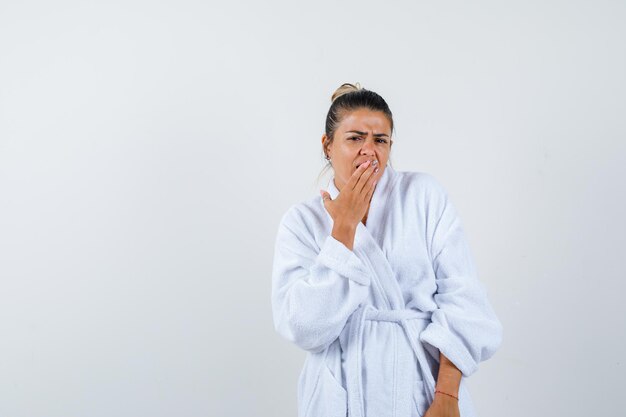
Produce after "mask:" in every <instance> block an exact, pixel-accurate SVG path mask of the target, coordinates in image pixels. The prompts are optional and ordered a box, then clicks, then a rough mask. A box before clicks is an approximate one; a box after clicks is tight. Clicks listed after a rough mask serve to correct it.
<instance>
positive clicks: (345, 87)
mask: <svg viewBox="0 0 626 417" xmlns="http://www.w3.org/2000/svg"><path fill="white" fill-rule="evenodd" d="M362 89H363V87H361V84H359V83H358V82H357V83H356V84H350V83H343V84H341V87H339V88H338V89H336V90H335V92H334V93H333V96H332V97H331V99H330V101H331V102H334V101H335V100H337V99H338V98H339V97H341V96H343V95H344V94H348V93H352V92H354V91H359V90H362Z"/></svg>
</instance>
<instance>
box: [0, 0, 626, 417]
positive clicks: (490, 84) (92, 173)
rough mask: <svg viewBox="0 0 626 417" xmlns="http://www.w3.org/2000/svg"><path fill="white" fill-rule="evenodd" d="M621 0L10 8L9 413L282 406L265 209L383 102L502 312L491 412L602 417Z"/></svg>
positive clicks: (480, 390) (619, 125) (5, 396)
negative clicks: (337, 112)
mask: <svg viewBox="0 0 626 417" xmlns="http://www.w3.org/2000/svg"><path fill="white" fill-rule="evenodd" d="M625 21H626V4H625V3H624V2H620V1H598V0H596V1H591V0H589V1H517V2H511V1H495V0H494V1H474V2H464V1H420V2H413V1H403V2H387V3H381V2H364V1H358V2H356V1H332V2H330V1H328V2H320V1H315V2H306V3H300V2H289V1H280V2H262V1H246V2H231V3H226V2H219V3H217V2H211V1H173V0H170V1H137V0H124V1H99V2H88V1H57V2H46V1H16V0H4V1H2V2H1V3H0V338H1V341H0V417H31V416H32V417H35V416H37V417H40V416H50V417H69V416H90V417H98V416H102V417H105V416H106V417H110V416H116V417H126V416H128V417H136V416H150V417H159V416H178V417H187V416H189V417H191V416H210V417H213V416H252V415H253V416H268V417H269V416H295V415H296V383H297V377H298V375H299V372H300V369H301V366H302V364H303V360H304V357H305V353H304V352H303V351H300V350H299V349H298V348H297V347H296V346H295V345H292V344H290V343H289V342H287V341H286V340H284V339H282V338H281V337H280V336H279V335H278V334H277V333H276V332H275V331H274V327H273V323H272V316H271V305H270V291H271V268H272V256H273V250H274V241H275V236H276V231H277V226H278V222H279V220H280V217H281V216H282V214H283V213H284V212H285V211H286V209H287V208H288V207H289V206H290V205H291V204H294V203H296V202H299V201H301V200H304V199H307V198H310V197H312V196H314V195H318V190H319V189H320V188H325V187H326V184H327V182H328V179H329V178H330V176H329V175H326V176H325V177H323V178H322V179H321V180H320V181H319V182H317V181H316V179H317V176H318V174H319V173H320V172H321V170H322V168H323V166H324V163H325V160H324V159H323V154H322V148H321V136H322V134H323V131H324V121H325V117H326V112H327V111H328V107H329V105H330V97H331V94H332V93H333V91H334V90H335V89H336V88H337V87H339V85H341V84H342V83H344V82H352V83H354V82H357V81H358V82H360V83H361V84H362V85H363V86H364V87H365V88H368V89H371V90H373V91H376V92H378V93H379V94H381V95H382V96H383V97H384V98H385V99H386V100H387V102H388V103H389V105H390V107H391V109H392V111H393V114H394V119H395V124H396V132H395V134H396V135H395V137H394V146H393V150H392V153H391V160H392V164H393V167H394V168H395V169H396V170H399V171H425V172H428V173H430V174H432V175H434V176H435V177H436V178H437V179H439V180H440V182H441V183H442V184H443V185H444V187H445V188H446V189H447V190H448V192H449V193H450V196H451V198H452V199H453V201H454V202H455V204H456V206H457V207H458V210H459V212H460V215H461V218H462V220H463V222H464V225H465V229H466V233H467V236H468V239H469V241H470V245H471V249H472V251H473V253H474V255H475V257H476V264H477V268H478V271H479V275H480V279H481V280H482V281H483V282H484V283H485V285H486V288H487V290H488V295H489V297H490V301H491V302H492V304H493V306H494V308H495V310H496V312H497V314H498V316H499V318H500V319H501V321H502V323H503V325H504V341H503V344H502V346H501V348H500V350H499V351H498V352H497V353H496V354H495V356H494V357H493V358H492V359H490V360H488V361H485V362H483V363H481V364H480V367H479V370H478V372H477V373H476V374H474V375H473V376H472V377H470V378H469V379H468V382H469V387H470V392H471V393H472V398H473V401H474V403H475V406H476V409H477V411H478V414H479V416H481V417H489V416H493V417H496V416H503V415H506V416H509V417H522V416H528V415H533V416H539V415H545V416H570V417H583V416H589V415H618V414H619V413H620V412H621V411H622V406H621V403H620V398H621V396H622V390H623V388H624V382H623V375H624V371H625V367H624V359H623V354H624V352H626V335H625V332H624V329H626V307H625V304H626V303H624V301H623V300H624V291H625V289H626V284H625V279H624V278H625V274H624V268H623V266H622V261H623V260H624V254H623V251H624V249H625V247H626V245H625V243H626V242H625V239H626V237H625V236H626V227H625V226H626V225H625V221H624V217H623V213H625V212H626V204H625V195H624V194H625V193H624V189H625V187H624V185H625V184H624V182H625V181H624V179H625V178H626V172H625V167H624V161H625V160H626V158H625V151H626V149H625V148H626V117H625V115H626V99H625V97H626V96H625V93H626V82H625V77H624V74H626V53H625V52H626V47H625V43H624V39H626V25H624V22H625Z"/></svg>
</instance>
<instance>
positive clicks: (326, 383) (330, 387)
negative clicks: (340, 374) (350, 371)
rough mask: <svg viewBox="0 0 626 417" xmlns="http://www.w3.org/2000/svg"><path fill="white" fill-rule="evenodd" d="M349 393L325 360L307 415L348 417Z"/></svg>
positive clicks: (315, 416) (307, 416)
mask: <svg viewBox="0 0 626 417" xmlns="http://www.w3.org/2000/svg"><path fill="white" fill-rule="evenodd" d="M347 412H348V393H347V392H346V389H345V388H344V387H343V386H342V385H341V383H340V382H339V381H338V380H337V379H336V378H335V376H334V375H333V374H332V372H331V371H330V369H329V367H328V365H327V364H326V363H325V362H324V363H322V367H321V370H320V374H319V379H318V381H317V385H316V386H315V390H314V391H313V396H312V397H311V402H310V403H309V407H308V409H307V412H306V414H305V417H346V415H347Z"/></svg>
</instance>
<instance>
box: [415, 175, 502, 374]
mask: <svg viewBox="0 0 626 417" xmlns="http://www.w3.org/2000/svg"><path fill="white" fill-rule="evenodd" d="M431 185H432V187H431V194H430V197H429V203H428V204H429V212H431V210H432V212H433V213H434V215H433V216H432V218H429V219H428V220H427V224H428V233H427V236H428V243H429V251H430V254H431V259H432V260H433V261H432V264H433V271H434V273H435V280H436V283H437V292H436V293H435V295H434V300H435V302H436V304H437V309H436V310H435V311H433V315H432V317H431V323H430V324H429V325H428V326H427V327H426V329H425V330H424V331H423V332H422V333H421V334H420V340H421V341H422V342H424V343H426V344H428V345H430V346H432V347H434V348H436V349H437V350H439V352H440V353H442V354H443V355H445V357H446V358H447V359H449V360H450V361H451V362H452V363H453V364H454V365H455V366H456V368H458V369H459V370H460V371H461V373H462V375H463V376H466V377H467V376H469V375H471V374H472V373H474V372H475V371H476V370H477V369H478V363H479V362H481V361H484V360H486V359H489V358H490V357H491V356H492V355H493V354H494V353H495V351H496V350H497V348H498V347H499V346H500V344H501V342H502V325H501V323H500V321H499V320H498V318H497V317H496V315H495V312H494V310H493V308H492V307H491V304H490V303H489V301H488V299H487V293H486V289H485V287H484V286H483V284H482V283H481V282H480V281H479V280H478V278H477V273H476V268H475V265H474V262H473V259H472V256H471V253H470V249H469V246H468V243H467V240H466V238H465V233H464V231H463V227H462V223H461V219H460V218H459V216H458V213H457V211H456V209H455V207H454V205H453V204H452V202H451V201H450V199H449V197H448V195H447V193H446V191H445V190H444V189H443V187H441V186H440V185H439V184H438V182H436V181H435V180H434V179H433V181H432V182H431ZM444 369H445V368H444Z"/></svg>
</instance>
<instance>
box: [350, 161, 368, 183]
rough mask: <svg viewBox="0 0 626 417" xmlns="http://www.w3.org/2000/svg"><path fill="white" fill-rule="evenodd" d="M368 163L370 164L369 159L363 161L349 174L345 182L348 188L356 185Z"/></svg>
mask: <svg viewBox="0 0 626 417" xmlns="http://www.w3.org/2000/svg"><path fill="white" fill-rule="evenodd" d="M370 164H371V162H370V161H365V162H363V163H362V164H361V165H359V167H358V168H357V169H356V170H355V171H354V172H353V173H352V175H351V176H350V179H349V180H348V182H347V183H346V186H348V190H353V189H354V187H355V186H356V184H357V182H358V180H359V178H360V177H361V175H362V174H363V173H364V172H365V171H366V170H367V167H368V166H369V165H370Z"/></svg>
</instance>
